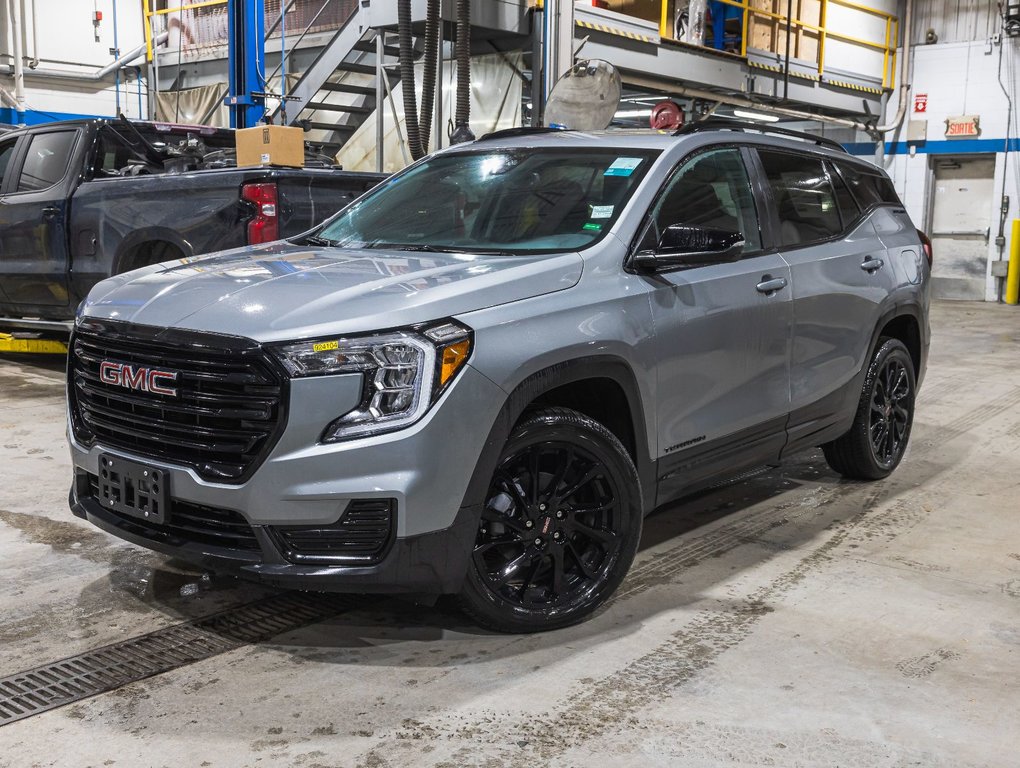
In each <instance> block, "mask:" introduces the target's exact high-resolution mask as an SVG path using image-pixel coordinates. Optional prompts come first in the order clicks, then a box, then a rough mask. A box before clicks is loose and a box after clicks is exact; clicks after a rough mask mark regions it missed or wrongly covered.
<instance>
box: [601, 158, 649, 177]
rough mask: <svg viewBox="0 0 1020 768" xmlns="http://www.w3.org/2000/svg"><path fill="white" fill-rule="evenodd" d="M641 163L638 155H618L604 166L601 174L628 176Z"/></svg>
mask: <svg viewBox="0 0 1020 768" xmlns="http://www.w3.org/2000/svg"><path fill="white" fill-rule="evenodd" d="M639 165H641V158H640V157H618V158H616V159H615V160H614V161H613V164H612V165H610V166H609V167H608V168H606V172H605V173H604V174H602V175H603V176H630V175H631V174H632V173H634V169H635V168H637V167H638V166H639Z"/></svg>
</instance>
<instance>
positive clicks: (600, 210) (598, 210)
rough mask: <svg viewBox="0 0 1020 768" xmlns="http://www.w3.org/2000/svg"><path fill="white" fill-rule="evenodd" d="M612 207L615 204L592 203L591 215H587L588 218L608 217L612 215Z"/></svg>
mask: <svg viewBox="0 0 1020 768" xmlns="http://www.w3.org/2000/svg"><path fill="white" fill-rule="evenodd" d="M614 207H615V206H612V205H593V206H592V207H591V216H589V217H588V218H590V219H608V218H609V217H611V216H612V215H613V208H614Z"/></svg>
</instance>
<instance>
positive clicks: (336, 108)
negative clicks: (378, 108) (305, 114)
mask: <svg viewBox="0 0 1020 768" xmlns="http://www.w3.org/2000/svg"><path fill="white" fill-rule="evenodd" d="M305 109H322V110H325V111H326V112H346V113H348V114H351V115H370V114H372V113H373V112H375V107H361V106H358V107H355V106H351V105H348V104H329V103H327V102H325V101H310V102H308V103H307V104H306V105H305Z"/></svg>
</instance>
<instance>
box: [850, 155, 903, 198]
mask: <svg viewBox="0 0 1020 768" xmlns="http://www.w3.org/2000/svg"><path fill="white" fill-rule="evenodd" d="M836 165H837V166H838V167H839V170H840V173H841V174H842V175H843V178H844V179H845V180H846V183H847V184H849V185H850V189H852V190H853V193H854V197H856V198H857V202H858V203H860V205H861V207H862V208H870V207H871V206H873V205H880V204H882V203H892V204H894V205H901V203H900V198H899V196H898V195H897V194H896V190H895V189H894V188H893V185H892V182H891V181H889V179H888V178H887V177H886V176H884V175H882V174H881V173H878V172H877V171H874V172H872V171H868V170H865V169H864V168H861V167H860V166H858V165H850V164H849V163H837V164H836Z"/></svg>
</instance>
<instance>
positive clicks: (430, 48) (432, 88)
mask: <svg viewBox="0 0 1020 768" xmlns="http://www.w3.org/2000/svg"><path fill="white" fill-rule="evenodd" d="M439 5H440V0H428V8H427V10H426V13H425V64H424V68H423V69H424V71H423V73H422V90H421V117H420V118H419V119H418V133H419V135H420V136H421V148H422V154H428V151H429V139H430V138H431V133H432V117H433V114H432V108H433V105H434V104H435V100H436V56H437V55H438V54H439Z"/></svg>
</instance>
